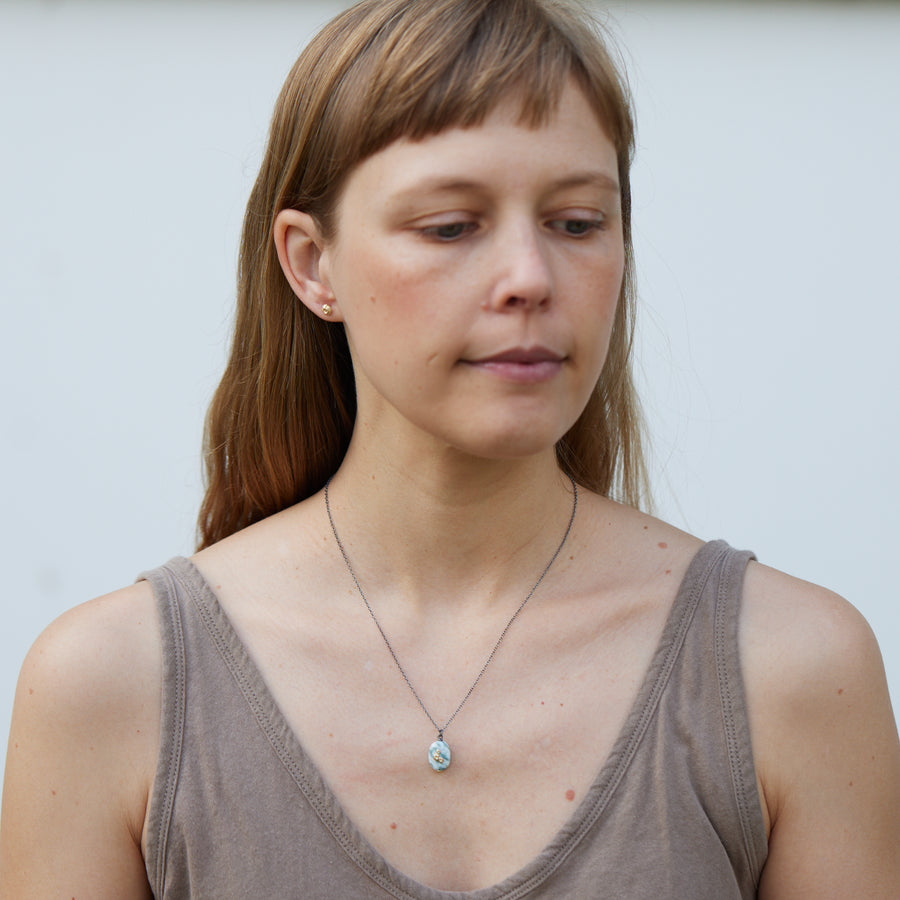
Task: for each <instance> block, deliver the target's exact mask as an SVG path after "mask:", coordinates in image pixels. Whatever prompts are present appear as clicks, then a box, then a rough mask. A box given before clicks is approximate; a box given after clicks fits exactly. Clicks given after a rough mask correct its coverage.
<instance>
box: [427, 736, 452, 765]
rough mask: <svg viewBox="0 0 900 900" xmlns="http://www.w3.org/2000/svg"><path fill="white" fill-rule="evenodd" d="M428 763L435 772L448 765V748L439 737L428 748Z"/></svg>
mask: <svg viewBox="0 0 900 900" xmlns="http://www.w3.org/2000/svg"><path fill="white" fill-rule="evenodd" d="M428 765H429V766H431V768H432V769H434V771H435V772H443V771H444V769H446V768H447V766H449V765H450V748H449V747H448V746H447V745H446V744H445V743H444V741H443V740H442V739H441V738H438V739H437V740H436V741H434V743H432V745H431V746H430V747H429V748H428Z"/></svg>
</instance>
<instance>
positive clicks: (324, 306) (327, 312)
mask: <svg viewBox="0 0 900 900" xmlns="http://www.w3.org/2000/svg"><path fill="white" fill-rule="evenodd" d="M322 315H323V316H330V315H331V307H330V306H329V305H328V304H327V303H323V304H322Z"/></svg>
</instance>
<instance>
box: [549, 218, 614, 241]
mask: <svg viewBox="0 0 900 900" xmlns="http://www.w3.org/2000/svg"><path fill="white" fill-rule="evenodd" d="M550 224H551V226H552V227H553V228H555V229H556V230H557V231H562V232H564V233H565V234H570V235H572V237H584V236H585V235H586V234H590V233H591V232H592V231H597V230H598V229H600V228H602V227H603V221H602V220H601V219H556V220H554V221H553V222H551V223H550Z"/></svg>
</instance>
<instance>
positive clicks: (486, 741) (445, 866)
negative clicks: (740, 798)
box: [258, 622, 656, 890]
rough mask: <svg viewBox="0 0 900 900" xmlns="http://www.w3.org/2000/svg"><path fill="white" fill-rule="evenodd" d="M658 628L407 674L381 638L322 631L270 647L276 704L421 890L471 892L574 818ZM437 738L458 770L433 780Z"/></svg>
mask: <svg viewBox="0 0 900 900" xmlns="http://www.w3.org/2000/svg"><path fill="white" fill-rule="evenodd" d="M644 624H645V625H646V624H647V623H644ZM651 624H652V622H651ZM655 631H656V629H655V628H649V629H640V628H638V627H637V623H636V622H631V623H628V625H627V626H626V625H625V624H623V623H619V627H611V628H609V629H606V630H602V629H601V630H595V632H594V633H593V634H591V635H590V636H589V637H588V636H586V634H585V628H584V627H582V628H580V629H574V630H572V629H570V628H567V627H566V628H563V627H561V626H558V625H550V623H545V627H544V628H543V629H542V630H538V631H535V630H534V629H529V628H523V629H521V633H520V634H518V635H510V637H509V639H508V640H507V641H505V642H504V644H503V646H502V652H501V651H498V652H497V653H496V654H495V656H494V658H493V659H492V660H491V662H490V665H489V666H487V668H483V667H482V666H483V662H484V660H483V659H482V660H480V661H479V660H478V658H477V654H473V655H472V658H471V659H469V658H465V659H460V660H458V661H457V660H455V659H454V658H453V656H452V654H451V656H450V657H449V658H446V657H442V655H441V654H436V655H435V657H434V658H433V659H432V660H431V662H430V664H429V665H417V666H410V669H413V668H414V669H415V677H413V676H412V675H411V674H409V673H406V672H404V673H401V672H400V670H399V669H398V667H397V665H396V662H395V661H394V660H393V658H392V657H391V655H390V653H389V652H387V650H386V648H385V647H384V646H383V643H381V644H379V642H378V641H368V640H366V639H362V640H352V639H350V640H348V639H347V638H346V636H345V639H344V640H341V641H334V642H332V641H331V640H329V639H328V637H327V632H324V631H323V632H322V633H320V634H318V635H317V636H316V637H315V639H312V640H311V637H312V635H311V634H310V632H309V630H307V631H306V633H305V634H304V637H303V638H302V639H298V640H295V641H290V640H289V639H286V636H284V635H282V639H281V640H280V641H278V642H276V644H277V646H276V644H273V645H271V646H269V647H268V648H267V652H264V650H263V648H262V647H259V648H258V649H259V652H260V654H261V655H263V656H264V658H265V660H266V663H265V665H264V666H263V668H264V669H266V671H265V672H264V675H265V677H266V680H267V682H268V683H269V686H270V688H271V690H272V693H273V695H274V696H275V699H276V702H277V703H278V705H279V708H280V709H281V711H282V712H283V713H284V716H285V718H286V720H287V722H288V724H289V725H290V727H291V729H292V731H293V732H294V734H295V735H296V736H297V737H298V739H299V741H300V743H301V745H302V746H303V748H304V750H305V751H306V753H307V754H308V755H309V757H310V759H311V760H312V762H313V763H314V765H315V767H316V769H317V770H318V772H319V773H320V774H321V776H322V779H323V780H324V782H325V784H326V785H327V786H328V789H329V790H330V791H331V792H332V793H333V794H334V796H335V797H336V799H337V801H338V802H339V803H340V805H341V808H342V810H343V812H344V813H345V814H346V816H347V817H348V818H349V819H350V821H352V822H353V824H354V825H355V826H356V828H357V829H358V830H359V831H360V832H361V834H362V835H363V837H364V838H365V839H366V840H367V841H368V842H369V843H370V844H371V845H372V846H373V847H374V848H375V849H376V850H377V851H378V852H379V853H380V854H381V855H383V856H384V857H385V858H386V859H387V860H388V862H390V863H391V864H393V865H394V866H395V867H397V868H398V869H400V870H401V871H403V872H405V873H407V874H408V875H410V876H411V877H413V878H414V879H416V880H417V881H420V882H422V883H425V884H428V885H431V886H434V887H439V888H442V889H445V890H473V889H477V888H479V887H485V886H487V885H490V884H494V883H497V882H499V881H501V880H502V879H503V878H505V877H506V876H508V875H511V874H512V873H514V872H515V871H517V870H518V869H520V868H522V867H523V866H524V865H526V864H527V863H528V862H529V861H531V860H532V859H533V858H534V857H536V856H537V855H538V854H539V853H540V852H541V850H543V849H544V847H546V845H547V844H548V843H549V842H550V841H552V840H553V838H554V837H555V836H556V834H557V833H558V832H559V830H560V828H562V827H563V826H564V825H565V824H566V823H567V822H568V821H570V820H571V819H572V817H573V816H575V815H576V814H577V811H578V809H579V805H580V803H581V801H582V800H583V799H584V798H585V796H586V794H587V793H588V791H589V790H590V788H591V786H592V784H593V783H594V781H595V779H596V777H597V774H598V772H599V771H600V769H601V767H602V766H603V763H604V761H605V759H606V758H607V756H608V754H609V751H610V749H611V748H612V747H613V745H614V744H615V742H616V739H617V738H618V736H619V734H620V732H621V729H622V727H623V724H624V722H625V720H626V719H627V717H628V714H629V712H630V711H631V707H632V704H633V702H634V699H635V696H636V694H637V693H638V690H639V687H640V684H641V681H642V677H643V674H644V672H645V670H646V668H647V665H648V663H649V659H650V657H651V656H652V652H653V649H654V645H655V637H656V635H655V633H654V632H655ZM457 663H458V664H457ZM473 663H474V665H473ZM479 674H480V677H479ZM473 684H474V685H475V686H474V690H472V692H471V694H467V691H468V690H469V688H471V687H472V685H473ZM413 689H415V693H414V691H413ZM419 700H421V701H422V702H421V703H420V702H419ZM463 701H464V702H463ZM431 719H433V720H434V723H432V721H431ZM448 719H450V720H451V721H450V722H449V724H447V721H448ZM439 728H443V739H444V741H445V742H446V743H447V744H448V745H449V747H450V751H451V763H450V765H449V767H448V768H447V769H446V770H444V771H440V772H436V771H434V769H433V768H432V767H431V766H430V765H429V761H428V753H429V747H430V745H431V743H432V742H433V741H434V740H435V739H436V738H437V737H438V733H437V732H438V729H439Z"/></svg>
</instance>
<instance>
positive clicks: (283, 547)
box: [0, 0, 900, 900]
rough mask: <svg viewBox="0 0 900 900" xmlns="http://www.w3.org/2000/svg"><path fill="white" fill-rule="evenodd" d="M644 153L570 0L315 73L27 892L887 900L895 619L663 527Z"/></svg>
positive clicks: (31, 691)
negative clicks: (201, 448)
mask: <svg viewBox="0 0 900 900" xmlns="http://www.w3.org/2000/svg"><path fill="white" fill-rule="evenodd" d="M632 142H633V137H632V124H631V117H630V111H629V108H628V102H627V96H626V93H625V90H624V88H623V86H622V82H621V80H620V78H619V76H618V74H617V73H616V70H615V67H614V66H613V65H612V63H611V61H610V59H609V56H608V55H607V52H606V51H605V49H604V47H603V45H602V42H601V41H600V40H599V38H598V37H597V36H596V34H595V33H594V31H593V30H592V29H591V27H590V24H589V22H588V21H587V20H586V19H585V17H584V16H583V15H581V14H579V13H577V12H575V11H574V10H573V9H570V8H569V7H568V6H565V5H563V4H561V3H558V2H550V0H517V2H516V0H508V2H503V0H366V2H363V3H362V4H360V5H358V6H356V7H354V8H353V9H351V10H349V11H348V12H346V13H344V14H343V15H341V16H339V17H338V18H337V19H336V20H335V21H334V22H333V23H332V24H331V25H329V26H328V27H326V29H325V30H324V31H323V32H322V33H321V34H320V35H319V36H318V37H317V38H316V39H315V40H314V41H313V42H312V44H311V45H310V46H309V47H308V48H307V49H306V50H305V51H304V53H303V55H302V56H301V58H300V60H298V63H297V65H296V66H295V68H294V70H293V71H292V72H291V74H290V76H289V77H288V80H287V82H286V84H285V87H284V89H283V91H282V95H281V97H280V99H279V102H278V106H277V108H276V113H275V117H274V120H273V125H272V132H271V136H270V142H269V147H268V150H267V153H266V156H265V160H264V163H263V167H262V171H261V173H260V176H259V178H258V180H257V183H256V186H255V188H254V191H253V195H252V196H251V199H250V203H249V206H248V211H247V216H246V220H245V227H244V236H243V244H242V252H241V270H240V284H239V307H238V318H237V323H236V333H235V340H234V346H233V349H232V354H231V359H230V361H229V365H228V369H227V371H226V373H225V376H224V378H223V381H222V384H221V385H220V388H219V391H218V393H217V395H216V398H215V400H214V402H213V406H212V409H211V411H210V416H209V421H208V435H207V442H208V447H207V450H208V456H207V460H208V471H209V479H208V484H209V488H208V493H207V496H206V498H205V501H204V505H203V509H202V511H201V521H200V526H201V547H200V549H199V551H198V553H197V554H196V555H195V556H194V557H193V558H192V560H191V561H187V560H174V561H172V562H171V563H170V564H168V565H167V566H165V567H162V568H160V569H157V570H153V571H152V572H149V573H147V574H146V577H145V579H144V580H142V581H140V582H138V583H137V584H135V585H133V586H131V587H128V588H125V589H123V590H122V591H118V592H116V593H114V594H112V595H109V596H107V597H103V598H100V599H98V600H95V601H93V602H92V603H89V604H86V605H85V606H82V607H79V608H78V609H76V610H73V611H72V612H70V613H68V614H67V615H66V616H63V617H62V618H61V619H60V620H58V621H57V622H56V623H54V624H53V625H52V626H51V627H50V628H49V629H48V630H47V632H45V634H44V635H42V636H41V638H40V639H39V640H38V642H37V643H36V645H35V647H34V648H33V649H32V651H31V653H30V654H29V656H28V659H27V660H26V663H25V665H24V667H23V672H22V676H21V679H20V684H19V690H18V695H17V701H16V710H15V714H14V722H13V727H12V736H11V742H10V751H9V757H8V767H7V775H6V782H5V787H4V806H3V834H2V855H0V860H2V870H0V871H2V874H0V883H2V885H3V890H4V896H7V895H8V896H15V897H20V896H55V895H60V896H73V897H81V896H88V897H100V898H103V897H115V898H123V897H124V898H127V897H147V896H157V897H170V898H176V897H188V896H195V897H207V896H209V897H256V896H272V897H281V896H284V897H304V898H310V897H341V898H347V897H354V898H355V897H373V898H375V897H391V896H393V897H416V898H439V897H447V896H457V897H458V896H461V895H467V894H468V893H470V892H471V894H472V896H476V897H479V898H488V897H491V898H494V897H497V898H499V897H535V898H537V897H554V898H558V897H615V898H621V897H628V898H640V897H651V896H653V897H673V898H683V897H700V898H704V897H709V898H717V900H718V898H723V897H753V896H759V897H763V898H766V897H778V898H783V897H792V896H801V895H802V896H816V897H859V896H865V897H884V898H887V897H894V896H896V895H897V890H898V887H900V874H898V864H897V861H896V852H895V851H896V848H897V845H898V838H900V816H898V803H900V746H898V740H897V733H896V728H895V726H894V721H893V717H892V713H891V710H890V703H889V700H888V696H887V688H886V685H885V679H884V673H883V670H882V667H881V661H880V657H879V654H878V649H877V647H876V645H875V643H874V639H873V638H872V635H871V633H870V631H869V630H868V628H867V626H866V625H865V623H864V622H863V621H862V620H861V619H860V617H859V616H858V614H856V613H855V611H854V610H853V609H852V608H851V607H850V606H849V605H848V604H846V603H845V602H844V601H843V600H841V599H839V598H837V597H835V596H833V595H831V594H830V593H828V592H826V591H824V590H822V589H820V588H816V587H813V586H811V585H808V584H805V583H802V582H798V581H796V580H794V579H791V578H789V577H787V576H785V575H783V574H780V573H778V572H774V571H772V570H770V569H766V568H765V567H763V566H762V565H759V564H757V563H755V562H753V561H750V558H749V554H746V553H740V552H737V551H733V550H731V549H730V548H728V547H727V546H726V545H724V544H722V543H713V544H703V543H702V542H701V541H699V540H697V539H696V538H694V537H691V536H690V535H687V534H684V533H683V532H680V531H678V530H677V529H674V528H672V527H671V526H668V525H666V524H664V523H662V522H660V521H658V520H656V519H653V518H651V517H649V516H647V515H645V514H643V513H641V512H639V511H637V509H636V507H637V506H638V505H639V503H640V500H641V496H642V484H643V477H642V465H641V454H640V437H639V426H638V421H639V416H638V413H637V405H636V401H635V397H634V394H633V390H632V386H631V381H630V377H629V369H628V356H629V346H630V331H631V322H632V309H631V288H630V286H631V277H630V268H631V244H630V205H629V181H628V175H629V164H630V159H631V152H632ZM613 498H616V499H613Z"/></svg>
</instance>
